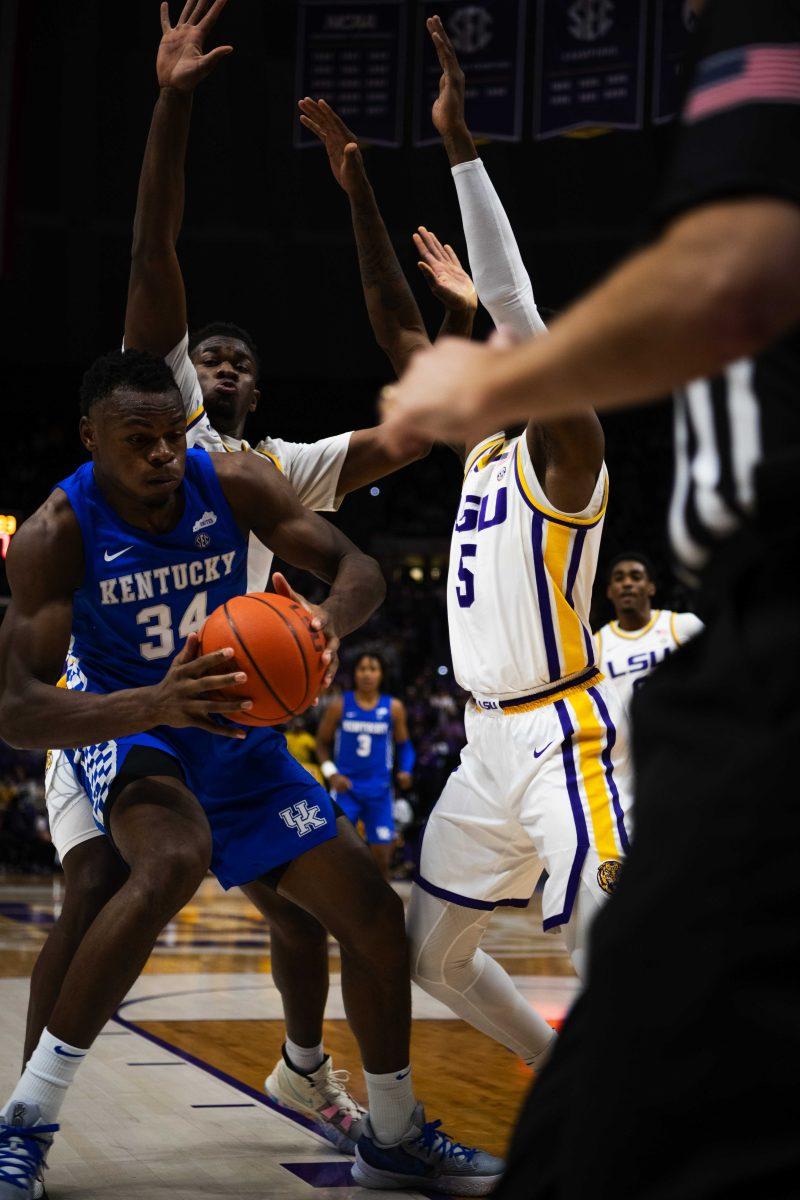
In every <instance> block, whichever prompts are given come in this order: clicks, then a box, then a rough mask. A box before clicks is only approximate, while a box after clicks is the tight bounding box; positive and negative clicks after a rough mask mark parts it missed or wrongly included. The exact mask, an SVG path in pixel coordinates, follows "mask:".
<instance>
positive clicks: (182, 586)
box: [98, 550, 236, 604]
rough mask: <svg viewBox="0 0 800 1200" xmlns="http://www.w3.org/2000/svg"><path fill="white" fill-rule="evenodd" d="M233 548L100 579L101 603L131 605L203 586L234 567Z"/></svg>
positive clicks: (222, 576)
mask: <svg viewBox="0 0 800 1200" xmlns="http://www.w3.org/2000/svg"><path fill="white" fill-rule="evenodd" d="M235 558H236V551H235V550H229V551H227V553H225V554H212V555H210V556H209V557H208V558H197V559H194V560H193V561H192V562H188V563H187V562H182V563H172V564H171V566H168V567H153V568H151V569H149V570H146V571H135V572H134V573H133V574H131V575H116V576H113V577H112V578H111V579H101V580H99V581H98V582H99V587H100V603H101V604H131V603H132V602H134V601H136V600H152V599H153V598H154V597H155V596H166V595H168V594H169V593H170V592H182V591H185V590H186V588H199V587H204V586H205V584H207V583H213V582H215V581H216V580H219V579H223V578H225V577H226V576H227V575H230V573H231V571H232V569H233V563H234V559H235Z"/></svg>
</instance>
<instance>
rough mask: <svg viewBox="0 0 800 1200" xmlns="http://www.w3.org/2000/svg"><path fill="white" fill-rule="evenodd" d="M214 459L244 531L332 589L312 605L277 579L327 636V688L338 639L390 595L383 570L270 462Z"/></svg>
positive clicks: (229, 457) (242, 456) (244, 456)
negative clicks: (303, 500) (301, 497)
mask: <svg viewBox="0 0 800 1200" xmlns="http://www.w3.org/2000/svg"><path fill="white" fill-rule="evenodd" d="M213 457H214V467H215V469H216V472H217V475H218V477H219V481H220V484H221V485H222V490H223V491H224V493H225V496H226V498H227V500H228V503H229V504H230V506H231V508H232V510H233V512H234V514H235V516H236V519H237V521H238V522H239V525H240V526H241V528H242V530H243V531H250V530H252V532H253V533H255V535H256V537H257V538H259V539H260V541H262V542H263V543H264V545H265V546H269V548H270V549H271V550H272V551H273V552H274V553H275V554H276V555H277V556H278V557H279V558H282V559H283V561H284V562H286V563H288V564H289V565H290V566H292V567H299V568H300V569H301V570H304V571H309V572H310V573H311V574H312V575H316V576H317V578H318V579H322V580H323V581H324V582H325V583H329V584H330V585H331V590H330V593H329V595H328V598H327V600H325V602H324V603H323V604H321V605H311V604H308V602H307V601H305V600H304V599H303V597H302V596H299V595H298V594H297V593H295V592H293V591H292V589H291V588H290V587H289V585H288V583H286V580H285V579H284V578H283V576H274V577H273V582H274V583H275V587H276V590H277V591H280V592H281V593H282V594H283V595H292V596H293V597H294V598H296V599H298V600H299V601H300V602H301V603H303V604H305V606H306V607H307V608H309V609H310V610H312V612H313V613H314V619H315V622H316V623H317V628H320V629H322V630H323V632H324V633H325V636H326V638H327V641H328V653H329V654H330V656H331V657H330V659H329V670H328V672H327V675H326V679H325V682H324V686H326V687H327V686H328V685H329V684H330V683H331V682H332V680H333V676H334V675H335V674H336V652H337V650H338V648H339V642H340V639H341V638H343V637H345V636H346V635H347V634H348V633H352V631H353V630H354V629H358V628H359V626H361V625H363V624H364V622H365V621H366V620H367V619H368V617H370V616H371V615H372V613H373V612H375V609H376V608H377V607H378V606H379V605H380V604H381V603H382V601H383V599H384V596H385V595H386V583H385V581H384V578H383V575H382V573H381V569H380V567H379V566H378V564H377V562H376V561H375V559H374V558H370V557H369V555H367V554H364V553H362V551H361V550H359V549H358V547H357V546H355V545H354V544H353V542H351V541H350V539H349V538H348V537H345V535H344V534H343V533H342V532H341V530H339V529H337V528H336V526H335V525H331V523H330V522H329V521H326V520H324V518H323V517H320V516H319V515H318V514H317V513H315V512H312V511H311V510H310V509H308V508H305V507H304V506H303V505H302V504H301V503H300V500H299V499H298V496H297V493H296V492H295V490H294V488H293V487H292V486H291V484H289V482H288V481H287V480H286V479H285V478H284V476H283V475H281V473H280V472H279V471H276V470H275V468H274V467H273V466H272V464H271V463H269V462H267V461H266V460H265V459H263V458H260V457H259V456H258V455H257V454H231V455H227V456H223V455H214V456H213Z"/></svg>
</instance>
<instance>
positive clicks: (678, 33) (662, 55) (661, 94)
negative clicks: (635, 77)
mask: <svg viewBox="0 0 800 1200" xmlns="http://www.w3.org/2000/svg"><path fill="white" fill-rule="evenodd" d="M696 23H697V20H696V17H695V15H694V13H693V12H692V8H691V5H690V3H689V0H656V26H655V52H654V57H653V121H654V122H655V123H656V125H662V124H663V123H664V122H665V121H670V120H672V118H673V117H674V116H675V115H676V113H677V112H678V110H679V108H680V107H681V102H682V100H683V90H684V86H685V64H686V60H687V58H688V55H689V47H690V45H691V40H692V33H693V31H694V27H695V25H696Z"/></svg>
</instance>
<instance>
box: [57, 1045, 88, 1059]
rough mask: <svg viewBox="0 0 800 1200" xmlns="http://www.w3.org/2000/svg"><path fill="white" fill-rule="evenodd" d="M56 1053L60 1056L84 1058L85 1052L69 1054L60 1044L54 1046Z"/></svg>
mask: <svg viewBox="0 0 800 1200" xmlns="http://www.w3.org/2000/svg"><path fill="white" fill-rule="evenodd" d="M56 1054H60V1055H61V1057H62V1058H86V1055H85V1054H70V1052H69V1050H64V1049H62V1047H61V1046H56Z"/></svg>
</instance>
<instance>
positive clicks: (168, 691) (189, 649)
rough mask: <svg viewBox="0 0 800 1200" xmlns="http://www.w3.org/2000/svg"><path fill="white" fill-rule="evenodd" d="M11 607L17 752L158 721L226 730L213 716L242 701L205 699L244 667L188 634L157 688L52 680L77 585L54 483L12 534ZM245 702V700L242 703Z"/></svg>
mask: <svg viewBox="0 0 800 1200" xmlns="http://www.w3.org/2000/svg"><path fill="white" fill-rule="evenodd" d="M7 571H8V581H9V584H10V586H11V604H10V605H9V608H8V611H7V612H6V616H5V620H4V621H3V626H2V629H1V630H0V736H2V737H3V738H5V740H6V741H7V742H9V743H10V744H11V745H12V746H17V747H19V748H23V749H31V750H36V749H41V750H46V749H48V748H51V747H52V748H53V749H57V748H60V747H70V746H87V745H92V744H94V743H96V742H104V741H109V740H111V739H113V738H118V737H124V736H125V735H126V734H131V733H141V732H143V731H144V730H146V729H151V728H152V727H153V726H154V725H161V724H164V725H175V726H181V725H195V726H199V727H200V728H201V729H209V730H210V731H212V732H214V733H219V734H222V735H223V736H231V735H233V736H240V735H241V730H239V731H236V730H235V729H234V727H232V726H231V727H230V729H223V728H222V727H220V726H218V725H215V724H214V723H213V722H212V720H211V714H212V713H216V712H225V713H226V714H227V715H231V714H232V713H233V712H235V711H237V710H238V709H240V708H242V707H244V706H245V705H242V704H240V703H236V702H231V701H212V700H208V699H205V698H204V693H205V692H207V691H216V690H217V689H218V688H220V687H227V686H230V685H231V684H232V683H233V682H234V681H235V680H237V679H238V682H239V683H242V682H244V678H242V677H241V673H240V672H237V673H233V674H232V673H228V672H226V671H225V666H226V662H227V659H228V658H230V657H231V655H232V653H233V651H232V650H231V651H230V653H228V652H227V651H218V652H217V653H215V654H207V655H204V656H203V657H198V654H197V639H196V637H193V638H192V639H190V641H189V642H188V643H187V645H186V646H185V647H184V649H183V650H182V651H181V653H180V654H179V655H178V656H177V657H176V658H175V659H174V660H173V662H172V665H171V666H170V668H169V671H168V672H167V674H166V675H165V677H164V679H163V680H162V681H161V683H159V684H158V685H156V686H154V687H141V688H129V689H126V690H124V691H119V692H112V693H110V694H109V695H96V694H94V693H92V692H83V691H77V690H76V691H69V690H67V689H65V688H59V687H56V686H55V685H56V682H57V681H58V679H59V678H60V677H61V675H62V673H63V671H64V663H65V660H66V657H67V652H68V649H69V644H70V634H71V631H72V615H73V613H72V606H73V593H74V592H75V591H76V590H77V589H78V588H79V587H80V586H81V584H82V582H83V573H84V566H83V543H82V538H81V533H80V528H79V526H78V522H77V520H76V518H75V514H74V512H73V510H72V508H71V506H70V504H69V501H68V500H67V498H66V496H65V495H64V493H63V492H60V491H58V490H56V491H55V492H53V494H52V495H51V496H50V497H49V499H48V500H47V501H46V502H45V503H44V504H43V505H42V507H41V508H40V509H39V510H38V512H36V513H34V515H33V516H32V517H31V518H30V520H28V521H26V522H25V524H24V525H23V526H22V527H21V529H20V530H19V533H18V534H17V536H16V537H15V538H14V541H13V543H12V546H11V548H10V550H9V554H8V560H7ZM245 704H246V706H248V707H249V702H245Z"/></svg>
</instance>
